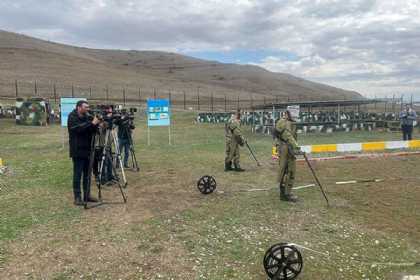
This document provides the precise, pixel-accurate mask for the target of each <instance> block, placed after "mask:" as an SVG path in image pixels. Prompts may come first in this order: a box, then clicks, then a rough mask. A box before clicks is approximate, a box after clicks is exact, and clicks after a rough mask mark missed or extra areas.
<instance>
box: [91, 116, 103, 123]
mask: <svg viewBox="0 0 420 280" xmlns="http://www.w3.org/2000/svg"><path fill="white" fill-rule="evenodd" d="M100 122H101V121H100V120H99V119H98V118H97V117H96V116H95V117H94V118H93V120H92V124H93V125H97V124H98V123H100Z"/></svg>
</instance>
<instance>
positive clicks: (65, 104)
mask: <svg viewBox="0 0 420 280" xmlns="http://www.w3.org/2000/svg"><path fill="white" fill-rule="evenodd" d="M80 100H84V101H87V100H86V98H72V97H62V98H60V112H61V116H60V119H61V127H62V128H64V127H67V119H68V117H69V114H70V113H71V112H72V111H73V110H74V109H75V108H76V104H77V102H78V101H80ZM61 131H62V133H61V134H62V136H63V137H62V138H63V145H62V148H63V149H64V129H61Z"/></svg>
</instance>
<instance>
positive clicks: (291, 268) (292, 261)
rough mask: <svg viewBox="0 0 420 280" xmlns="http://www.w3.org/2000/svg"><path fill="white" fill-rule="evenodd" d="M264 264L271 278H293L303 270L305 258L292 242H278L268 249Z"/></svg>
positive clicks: (279, 279) (273, 279) (276, 279)
mask: <svg viewBox="0 0 420 280" xmlns="http://www.w3.org/2000/svg"><path fill="white" fill-rule="evenodd" d="M263 264H264V269H265V272H266V273H267V275H268V277H269V279H270V280H293V279H296V277H297V276H298V275H299V274H300V272H301V271H302V268H303V259H302V255H301V254H300V252H299V250H298V249H297V248H296V247H295V246H293V245H292V244H288V243H278V244H275V245H273V246H271V247H270V249H268V250H267V252H266V253H265V255H264V261H263Z"/></svg>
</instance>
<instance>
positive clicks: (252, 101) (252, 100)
mask: <svg viewBox="0 0 420 280" xmlns="http://www.w3.org/2000/svg"><path fill="white" fill-rule="evenodd" d="M253 107H254V98H253V97H252V93H251V108H253Z"/></svg>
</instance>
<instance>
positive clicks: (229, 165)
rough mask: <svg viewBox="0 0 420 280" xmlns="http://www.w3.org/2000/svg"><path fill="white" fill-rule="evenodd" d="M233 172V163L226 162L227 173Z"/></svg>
mask: <svg viewBox="0 0 420 280" xmlns="http://www.w3.org/2000/svg"><path fill="white" fill-rule="evenodd" d="M232 170H233V168H232V162H231V161H229V162H225V171H232Z"/></svg>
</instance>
